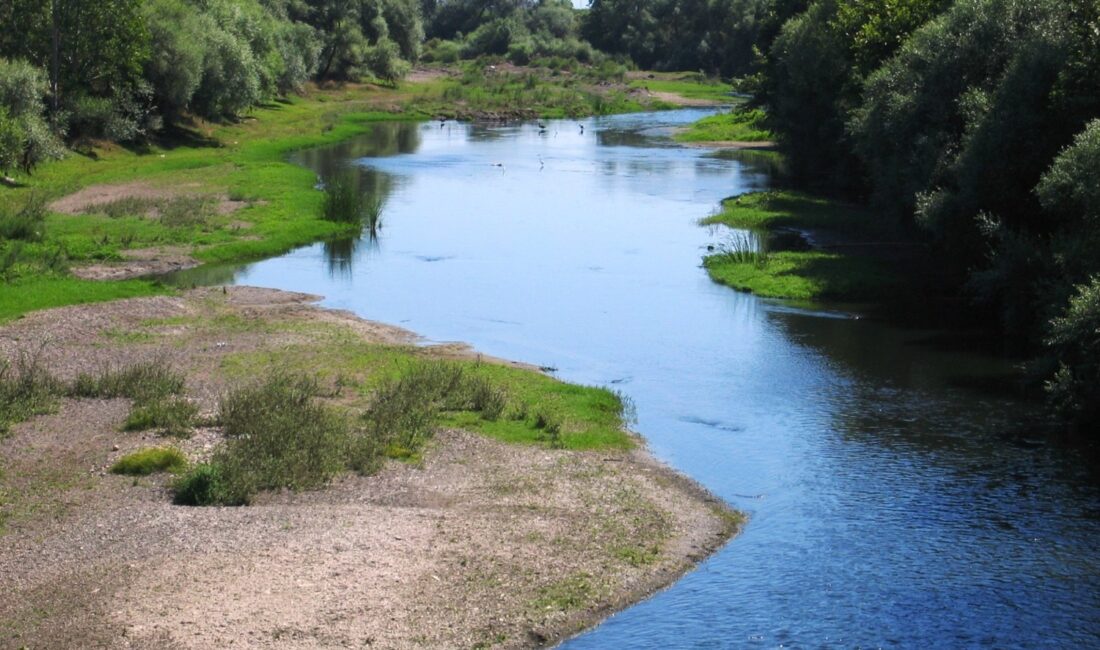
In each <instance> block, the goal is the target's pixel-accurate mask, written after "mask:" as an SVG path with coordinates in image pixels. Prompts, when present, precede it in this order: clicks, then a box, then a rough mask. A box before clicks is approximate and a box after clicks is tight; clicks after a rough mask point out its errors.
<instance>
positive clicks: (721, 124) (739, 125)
mask: <svg viewBox="0 0 1100 650" xmlns="http://www.w3.org/2000/svg"><path fill="white" fill-rule="evenodd" d="M674 139H676V140H678V141H680V142H768V141H770V140H772V133H771V131H769V130H768V129H767V128H766V127H765V126H764V112H763V111H761V110H759V109H757V110H734V111H732V112H729V113H719V114H718V115H710V116H708V117H704V118H702V119H701V120H699V121H697V122H695V123H694V124H692V125H691V126H690V127H688V128H687V130H685V131H682V132H680V133H677V134H676V135H675V136H674Z"/></svg>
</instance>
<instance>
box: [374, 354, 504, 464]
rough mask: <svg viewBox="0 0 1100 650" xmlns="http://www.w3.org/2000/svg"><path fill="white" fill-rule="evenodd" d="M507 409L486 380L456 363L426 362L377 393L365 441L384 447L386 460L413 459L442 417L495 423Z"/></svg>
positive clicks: (388, 382) (496, 388)
mask: <svg viewBox="0 0 1100 650" xmlns="http://www.w3.org/2000/svg"><path fill="white" fill-rule="evenodd" d="M507 406H508V396H507V394H506V393H505V392H504V391H503V390H502V389H500V388H498V387H496V386H494V385H493V383H492V382H491V381H490V380H489V379H488V378H487V377H482V376H477V375H472V374H470V373H468V372H466V370H465V369H464V368H463V366H462V365H461V364H458V363H451V362H447V361H423V362H418V363H415V364H413V365H412V366H411V367H409V368H408V369H407V370H406V371H405V372H404V373H402V374H401V375H400V376H399V377H397V378H396V379H392V380H390V381H387V382H385V383H384V384H383V385H382V386H381V387H379V388H378V389H377V391H376V392H375V396H374V400H373V402H372V405H371V408H370V410H369V411H368V412H367V413H366V414H365V415H364V416H363V422H364V425H365V429H366V435H367V436H369V437H370V438H371V439H372V440H375V441H381V445H382V448H383V450H384V453H385V454H386V455H387V456H389V457H391V458H413V457H415V456H416V454H417V453H418V452H419V450H420V448H421V447H422V446H423V445H424V443H425V442H426V441H427V440H428V439H429V438H430V437H431V434H432V427H433V426H434V424H435V422H436V421H437V419H438V417H439V415H440V414H441V413H442V412H444V411H463V412H475V413H478V414H479V415H480V417H482V418H484V419H486V420H496V419H497V418H499V417H500V416H501V415H502V414H503V413H504V410H505V409H506V408H507Z"/></svg>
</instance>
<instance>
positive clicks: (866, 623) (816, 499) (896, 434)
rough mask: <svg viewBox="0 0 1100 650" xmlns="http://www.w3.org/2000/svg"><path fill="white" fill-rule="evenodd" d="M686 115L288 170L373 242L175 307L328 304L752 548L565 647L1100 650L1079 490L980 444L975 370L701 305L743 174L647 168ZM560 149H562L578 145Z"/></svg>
mask: <svg viewBox="0 0 1100 650" xmlns="http://www.w3.org/2000/svg"><path fill="white" fill-rule="evenodd" d="M699 116H700V112H699V111H693V110H683V111H676V112H670V113H661V114H648V115H631V116H620V117H613V118H606V119H597V120H588V121H584V122H583V123H578V122H574V121H560V122H552V123H550V124H549V125H548V127H549V128H548V129H547V130H546V131H545V132H542V133H540V131H539V129H538V128H537V127H536V126H533V125H528V126H505V127H483V126H470V125H464V124H455V123H447V124H445V125H442V127H441V126H440V124H439V123H438V122H435V123H427V124H419V125H417V124H401V125H393V124H390V125H380V126H378V128H377V129H376V130H375V131H374V132H373V133H371V134H369V135H368V136H365V137H362V138H359V139H356V140H354V141H351V142H348V143H344V144H342V145H339V146H336V147H331V148H327V149H324V150H318V151H310V152H305V153H302V154H300V155H299V156H298V159H299V162H301V163H302V164H305V165H308V166H310V167H312V168H313V169H315V170H317V171H318V173H319V174H321V175H325V176H327V175H329V174H333V173H339V172H341V171H350V172H352V173H354V174H356V175H357V178H358V181H359V182H360V183H361V185H362V187H363V188H364V190H369V191H373V192H376V193H379V194H380V195H381V196H384V197H385V207H384V213H383V215H384V216H383V223H384V227H383V229H382V234H381V237H380V238H379V240H378V241H377V242H369V241H355V242H342V243H334V244H318V245H315V246H309V247H306V248H302V249H299V250H297V251H294V252H292V253H290V254H287V255H285V256H283V257H280V258H277V259H272V260H268V261H264V262H260V263H257V264H253V265H250V266H246V267H239V268H233V269H215V270H212V271H211V270H204V271H202V273H201V275H200V276H190V277H189V278H188V280H198V281H204V280H205V281H211V282H226V281H232V282H238V283H242V284H251V285H258V286H268V287H277V288H281V289H288V290H296V291H305V292H310V293H316V294H321V295H324V296H326V299H325V301H324V304H325V305H327V306H330V307H336V308H343V309H350V310H353V311H355V312H356V313H358V314H360V315H362V316H364V317H366V318H370V319H375V320H380V321H385V322H391V323H397V324H401V325H403V326H405V327H408V328H409V329H412V330H414V331H416V332H418V333H420V334H423V335H424V336H426V337H427V338H429V339H431V340H435V341H449V340H461V341H467V342H470V343H471V344H473V345H474V346H476V347H477V348H478V349H479V350H482V351H485V352H487V353H490V354H495V355H499V356H504V357H508V358H513V359H519V360H524V361H528V362H532V363H535V364H539V365H543V366H552V367H554V368H557V369H558V371H557V374H558V375H559V376H560V377H562V378H564V379H567V380H570V381H578V382H584V383H590V384H600V385H608V386H612V387H614V388H616V389H619V390H621V391H623V392H625V393H627V394H628V395H630V396H631V397H632V398H633V399H634V401H635V402H636V404H637V410H638V416H639V421H638V424H637V429H638V430H639V431H640V432H641V433H642V434H644V435H645V437H646V439H647V440H648V441H649V443H650V445H651V447H652V449H653V451H654V452H655V453H656V454H657V455H658V456H659V457H661V458H662V459H665V460H667V461H668V462H669V463H670V464H672V465H673V466H675V467H676V468H678V469H680V470H681V471H683V472H685V473H687V474H689V475H690V476H692V477H694V478H696V479H697V480H699V481H700V482H701V483H703V484H704V485H706V486H707V487H708V488H710V489H711V490H713V491H714V492H716V493H717V494H718V495H720V496H722V497H723V498H725V499H726V500H727V501H729V502H730V503H731V504H733V505H734V506H735V507H737V508H739V509H742V510H744V511H746V512H748V513H749V514H750V515H751V521H750V523H749V525H748V526H747V528H746V529H745V531H744V534H742V535H741V536H740V537H738V538H737V539H735V540H734V541H733V542H732V543H730V544H729V545H728V546H727V547H726V548H725V549H723V550H722V551H721V552H719V553H718V554H717V555H715V556H714V557H712V558H711V559H710V560H708V561H707V562H705V563H704V564H703V565H702V566H701V567H700V568H699V569H698V570H697V571H695V572H693V573H691V574H690V575H688V576H686V577H685V578H684V579H682V580H681V581H680V582H678V583H677V584H676V585H674V586H673V587H672V588H670V589H668V590H666V591H664V592H662V593H660V594H658V595H656V596H655V597H653V598H652V599H650V600H648V601H646V602H644V603H642V604H640V605H637V606H635V607H633V608H631V609H629V610H627V611H625V612H622V613H621V614H619V615H617V616H614V617H612V618H611V619H610V620H608V621H606V622H605V623H604V624H603V625H601V626H600V627H598V628H596V629H595V630H592V631H590V632H589V633H587V634H585V635H582V636H580V637H578V638H576V639H573V640H571V641H569V642H567V643H566V644H565V646H564V647H566V648H571V649H580V648H667V647H700V648H727V647H780V646H783V647H821V648H832V647H846V648H852V647H864V648H873V647H887V646H889V647H907V648H923V647H950V648H957V647H994V648H1013V647H1021V648H1048V647H1073V648H1076V647H1088V646H1091V647H1100V550H1098V549H1097V540H1098V539H1100V535H1098V533H1100V490H1098V488H1097V481H1096V479H1095V477H1094V476H1090V475H1089V474H1088V473H1087V471H1086V470H1085V468H1084V467H1083V464H1082V463H1081V461H1080V459H1079V458H1078V457H1077V456H1076V455H1075V454H1073V453H1070V452H1067V451H1064V450H1061V449H1060V448H1058V447H1057V446H1054V445H1050V444H1046V443H1043V442H1041V441H1027V442H1024V443H1021V442H1020V441H1019V440H1017V439H1015V438H1011V437H1008V436H1006V435H1005V433H1006V432H1007V431H1011V430H1013V429H1014V428H1015V426H1014V425H1015V424H1016V423H1017V422H1019V421H1020V420H1021V418H1022V417H1023V416H1024V415H1025V414H1026V411H1027V407H1026V406H1025V405H1020V404H1015V403H1013V402H1012V401H1010V400H1008V399H1006V398H1004V397H1002V396H999V395H998V394H996V393H995V392H992V391H990V389H989V388H982V387H983V386H986V387H988V386H989V385H990V382H988V381H983V380H985V379H988V378H989V377H993V376H996V375H997V374H998V373H1001V372H1003V370H1004V368H1003V367H1001V366H1000V364H998V363H997V362H996V361H994V360H990V359H984V358H981V357H977V356H969V355H968V354H967V353H965V352H960V351H958V350H955V351H947V350H943V349H941V348H939V347H937V346H935V345H933V344H931V343H930V335H929V333H925V332H918V331H904V330H897V329H892V328H889V327H885V326H883V325H881V324H876V323H873V322H870V321H868V320H856V319H852V318H849V317H847V316H846V315H844V314H841V313H832V312H809V311H802V310H798V309H793V308H790V307H787V306H784V305H781V304H778V303H773V302H768V301H763V300H760V299H757V298H754V297H752V296H748V295H743V294H738V293H735V292H733V291H731V290H728V289H726V288H723V287H720V286H717V285H714V284H712V283H711V282H710V281H709V280H708V279H707V277H706V274H705V272H704V271H703V270H702V269H700V268H699V261H700V258H701V256H702V254H703V253H704V252H705V246H706V245H707V244H709V243H714V242H715V241H716V239H717V238H720V234H718V233H713V232H710V231H708V230H707V229H705V228H700V227H699V226H697V225H696V223H695V222H696V220H697V219H699V218H700V217H703V216H706V215H707V214H708V213H709V212H710V211H711V210H712V209H714V207H715V206H716V204H717V202H718V201H719V200H720V199H721V198H723V197H726V196H729V195H732V194H737V193H741V192H744V191H748V190H751V189H754V188H759V187H764V186H766V184H767V179H768V175H767V174H768V169H767V167H766V161H762V160H760V159H759V157H758V156H757V157H753V156H751V155H747V156H743V157H741V158H740V159H737V157H736V156H733V157H731V156H725V157H721V158H719V157H715V156H713V155H711V154H708V153H707V152H705V151H702V150H696V149H685V148H679V147H675V146H671V145H670V143H669V141H668V140H667V138H665V137H664V136H665V135H666V134H667V132H668V127H671V126H674V125H675V124H678V123H685V122H689V121H691V120H694V119H696V118H697V117H699ZM582 124H583V126H584V128H583V130H582V128H581V125H582Z"/></svg>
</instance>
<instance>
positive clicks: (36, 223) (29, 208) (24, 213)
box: [0, 194, 46, 242]
mask: <svg viewBox="0 0 1100 650" xmlns="http://www.w3.org/2000/svg"><path fill="white" fill-rule="evenodd" d="M45 233H46V200H45V199H44V198H43V197H41V196H39V195H37V194H32V195H31V196H30V197H28V198H27V200H26V202H25V203H24V204H23V205H22V206H20V207H19V208H18V209H15V208H14V206H11V205H5V206H2V207H0V239H7V240H12V241H14V240H18V241H25V242H37V241H41V240H42V238H43V237H44V236H45Z"/></svg>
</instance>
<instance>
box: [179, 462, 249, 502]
mask: <svg viewBox="0 0 1100 650" xmlns="http://www.w3.org/2000/svg"><path fill="white" fill-rule="evenodd" d="M172 488H173V491H174V492H175V496H174V497H173V502H174V503H175V504H176V505H181V506H213V505H244V504H243V503H233V502H232V501H231V499H229V497H228V496H227V495H226V491H225V487H224V484H223V482H222V477H221V472H220V470H219V469H218V467H217V466H216V465H212V464H210V463H200V464H198V465H195V466H194V467H192V468H191V470H190V471H189V472H187V473H186V474H184V475H183V476H181V477H180V478H179V479H178V480H177V481H176V482H175V484H174V485H173V486H172Z"/></svg>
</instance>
